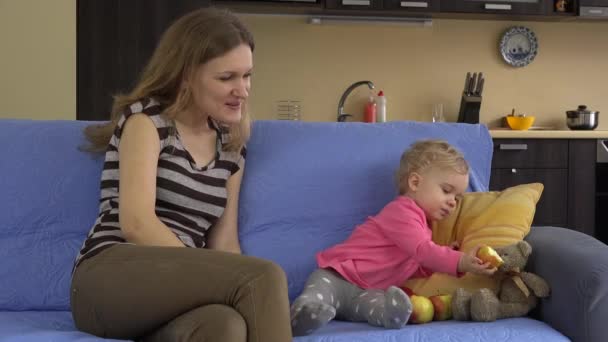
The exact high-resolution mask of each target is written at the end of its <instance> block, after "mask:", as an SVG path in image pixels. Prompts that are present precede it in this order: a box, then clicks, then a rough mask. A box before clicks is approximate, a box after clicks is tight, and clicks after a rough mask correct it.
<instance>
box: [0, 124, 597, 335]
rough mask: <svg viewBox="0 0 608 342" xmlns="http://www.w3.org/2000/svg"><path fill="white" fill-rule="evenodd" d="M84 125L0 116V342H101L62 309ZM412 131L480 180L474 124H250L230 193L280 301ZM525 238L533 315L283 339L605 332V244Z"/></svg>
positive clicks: (568, 233)
mask: <svg viewBox="0 0 608 342" xmlns="http://www.w3.org/2000/svg"><path fill="white" fill-rule="evenodd" d="M86 124H87V123H85V122H78V121H29V120H7V119H4V120H0V150H1V151H2V152H1V153H0V156H1V157H2V159H1V161H0V260H2V262H1V263H0V341H10V342H17V341H98V340H101V339H99V338H97V337H95V336H91V335H87V334H85V333H81V332H78V331H77V330H76V329H75V327H74V323H73V321H72V318H71V314H70V312H69V297H68V294H69V291H68V289H69V283H70V271H71V267H72V262H73V259H74V256H75V255H76V253H77V251H78V249H79V248H80V245H81V243H82V241H83V239H84V238H85V235H86V233H87V232H88V230H89V228H90V226H91V224H92V223H93V221H94V219H95V217H96V215H97V201H98V195H99V175H100V172H101V168H102V158H101V157H99V156H93V155H90V154H88V153H86V152H81V151H80V150H79V149H78V146H81V145H82V143H83V137H82V128H83V127H84V126H85V125H86ZM422 138H444V139H446V140H448V141H450V142H451V143H452V144H454V145H456V146H457V147H459V148H460V149H461V150H463V151H464V153H465V155H466V157H467V159H468V160H469V161H470V163H471V165H472V169H473V172H472V174H471V185H470V190H472V191H485V190H487V186H488V182H489V175H490V162H491V157H492V140H491V138H490V135H489V133H488V131H487V129H486V128H485V126H480V125H466V124H449V123H439V124H430V123H415V122H390V123H386V124H374V125H370V124H362V123H303V122H283V121H260V122H256V123H255V125H254V127H253V135H252V139H251V141H250V142H249V144H248V147H249V151H248V160H247V168H246V172H245V177H244V181H243V188H242V192H241V200H240V212H239V220H240V239H241V243H242V247H243V251H244V253H246V254H251V255H256V256H260V257H263V258H268V259H271V260H274V261H276V262H277V263H279V264H280V265H281V266H282V267H283V268H284V269H285V271H286V273H287V276H288V280H289V296H290V298H291V299H292V300H293V298H294V297H295V296H296V295H297V294H298V293H299V292H300V290H301V289H302V286H303V283H304V281H305V279H306V277H307V276H308V274H309V273H310V272H311V270H312V269H313V268H314V267H315V261H314V254H315V252H317V251H318V250H321V249H323V248H325V247H327V246H329V245H332V244H334V243H336V242H339V241H341V240H343V239H344V238H345V237H347V236H348V235H349V233H350V231H351V230H352V229H353V227H354V226H355V225H356V224H357V223H359V222H361V221H362V220H363V219H364V218H365V217H366V216H368V215H371V214H374V213H376V212H377V211H378V210H379V209H380V208H381V207H382V206H383V205H384V204H385V203H386V202H387V201H389V200H390V199H391V198H392V197H393V196H395V190H394V186H393V181H392V179H393V177H392V176H393V172H394V170H395V168H396V166H397V165H398V160H399V156H400V154H401V152H402V151H403V150H404V149H405V148H406V147H407V146H408V145H409V144H410V143H411V142H413V141H414V140H417V139H422ZM526 239H527V240H528V241H529V242H530V243H531V244H532V245H533V247H534V253H533V255H532V259H531V261H530V268H531V269H532V270H533V271H535V272H537V273H538V274H540V275H541V276H543V277H544V278H545V279H547V280H548V281H549V283H550V284H551V286H552V290H553V292H552V295H551V297H550V298H549V299H547V300H544V301H543V302H542V303H541V305H540V307H539V308H538V310H536V311H535V312H534V315H533V316H532V317H525V318H517V319H506V320H500V321H496V322H493V323H474V322H456V321H445V322H433V323H429V324H424V325H409V326H406V327H405V328H403V329H401V330H384V329H379V328H374V327H371V326H368V325H366V324H357V323H348V322H332V323H330V324H329V325H328V326H326V327H324V328H322V329H321V330H320V331H318V332H317V333H315V334H314V335H311V336H306V337H298V338H295V339H294V340H295V341H297V342H313V341H316V342H321V341H323V342H343V341H344V342H346V341H386V342H388V341H467V342H472V341H490V340H496V341H526V342H533V341H539V342H540V341H542V342H550V341H568V340H570V339H571V340H573V341H585V342H599V341H605V336H608V324H605V317H608V247H607V246H606V245H604V244H602V243H600V242H599V241H597V240H595V239H593V238H591V237H589V236H586V235H583V234H580V233H578V232H576V231H573V230H568V229H564V228H554V227H533V228H532V231H531V233H530V234H529V236H528V237H527V238H526ZM142 309H151V310H153V308H152V307H151V308H142Z"/></svg>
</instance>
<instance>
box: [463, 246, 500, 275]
mask: <svg viewBox="0 0 608 342" xmlns="http://www.w3.org/2000/svg"><path fill="white" fill-rule="evenodd" d="M479 247H481V246H477V247H475V248H474V249H472V250H471V251H470V252H469V253H465V254H462V257H460V260H459V261H458V272H468V273H473V274H480V275H492V274H494V272H496V270H497V269H496V267H491V265H490V263H488V262H486V263H484V262H482V261H481V260H480V259H479V258H478V257H477V256H476V255H477V251H478V250H479Z"/></svg>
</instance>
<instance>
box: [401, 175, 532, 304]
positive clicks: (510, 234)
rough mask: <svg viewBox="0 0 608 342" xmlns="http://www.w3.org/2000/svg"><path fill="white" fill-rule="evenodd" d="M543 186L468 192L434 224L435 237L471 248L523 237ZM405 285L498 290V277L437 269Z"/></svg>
mask: <svg viewBox="0 0 608 342" xmlns="http://www.w3.org/2000/svg"><path fill="white" fill-rule="evenodd" d="M543 189H544V186H543V185H542V184H541V183H531V184H522V185H518V186H514V187H511V188H508V189H505V190H504V191H490V192H468V193H466V194H464V196H463V197H462V199H461V200H460V201H458V205H457V207H456V210H454V212H453V213H452V214H451V215H450V216H449V217H447V218H446V219H444V220H442V221H440V222H438V223H435V224H434V225H433V241H435V242H436V243H438V244H441V245H449V244H450V243H451V242H452V241H458V242H459V243H460V250H461V251H463V252H465V253H466V252H468V251H469V250H471V249H473V248H475V247H476V246H478V245H489V246H492V247H501V246H505V245H509V244H512V243H515V242H517V241H520V240H522V239H523V238H524V237H525V236H526V235H527V234H528V233H529V232H530V226H531V225H532V219H533V218H534V212H535V211H536V203H537V202H538V200H539V199H540V195H541V194H542V192H543ZM405 286H407V287H409V288H411V289H412V290H413V291H414V292H415V293H417V294H420V295H423V296H432V295H435V294H451V293H453V292H454V291H455V290H456V289H457V288H460V287H462V288H465V289H469V290H474V289H478V288H483V287H487V288H490V289H494V290H496V289H497V287H498V279H495V278H492V277H486V276H479V275H473V274H466V275H464V276H462V277H460V278H456V277H452V276H449V275H446V274H442V273H435V274H433V275H432V276H431V277H429V278H418V279H410V280H408V281H407V282H406V283H405Z"/></svg>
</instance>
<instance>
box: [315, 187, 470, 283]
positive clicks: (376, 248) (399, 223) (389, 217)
mask: <svg viewBox="0 0 608 342" xmlns="http://www.w3.org/2000/svg"><path fill="white" fill-rule="evenodd" d="M431 237H432V231H431V229H430V228H429V226H428V223H427V220H426V216H425V214H424V212H423V211H422V209H421V208H420V207H419V206H418V205H417V204H416V203H415V202H414V200H412V199H411V198H409V197H406V196H398V197H397V198H396V199H395V200H393V201H392V202H390V203H388V204H387V205H386V206H385V207H384V208H383V209H382V210H381V211H380V213H379V214H378V215H376V216H370V217H368V219H367V220H366V221H365V222H364V223H363V224H361V225H359V226H357V227H356V228H355V230H354V231H353V233H352V235H351V236H350V237H349V238H348V239H347V240H346V241H344V242H342V243H340V244H337V245H335V246H333V247H330V248H328V249H326V250H324V251H321V252H319V253H317V263H318V264H319V267H321V268H326V267H331V268H333V269H334V270H336V271H337V272H338V273H340V275H342V277H344V279H346V280H348V281H350V282H351V283H353V284H355V285H357V286H359V287H361V288H364V289H382V290H384V289H386V288H388V287H389V286H391V285H394V286H399V285H402V284H403V282H405V281H406V280H407V279H410V278H422V277H428V276H430V275H431V274H432V273H434V272H441V273H447V274H451V275H454V276H459V275H460V274H458V272H457V269H458V261H459V260H460V257H461V255H462V252H459V251H456V250H453V249H452V248H450V247H447V246H440V245H437V244H436V243H435V242H433V240H431Z"/></svg>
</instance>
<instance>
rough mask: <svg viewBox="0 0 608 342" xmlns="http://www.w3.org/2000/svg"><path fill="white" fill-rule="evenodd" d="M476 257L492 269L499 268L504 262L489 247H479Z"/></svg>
mask: <svg viewBox="0 0 608 342" xmlns="http://www.w3.org/2000/svg"><path fill="white" fill-rule="evenodd" d="M477 257H478V258H479V259H481V261H483V262H484V263H486V262H489V263H490V265H491V266H492V267H496V268H498V267H500V266H501V265H502V264H503V263H504V261H503V260H502V258H501V257H500V255H498V253H497V252H496V250H494V248H492V247H490V246H481V248H479V250H478V251H477Z"/></svg>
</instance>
